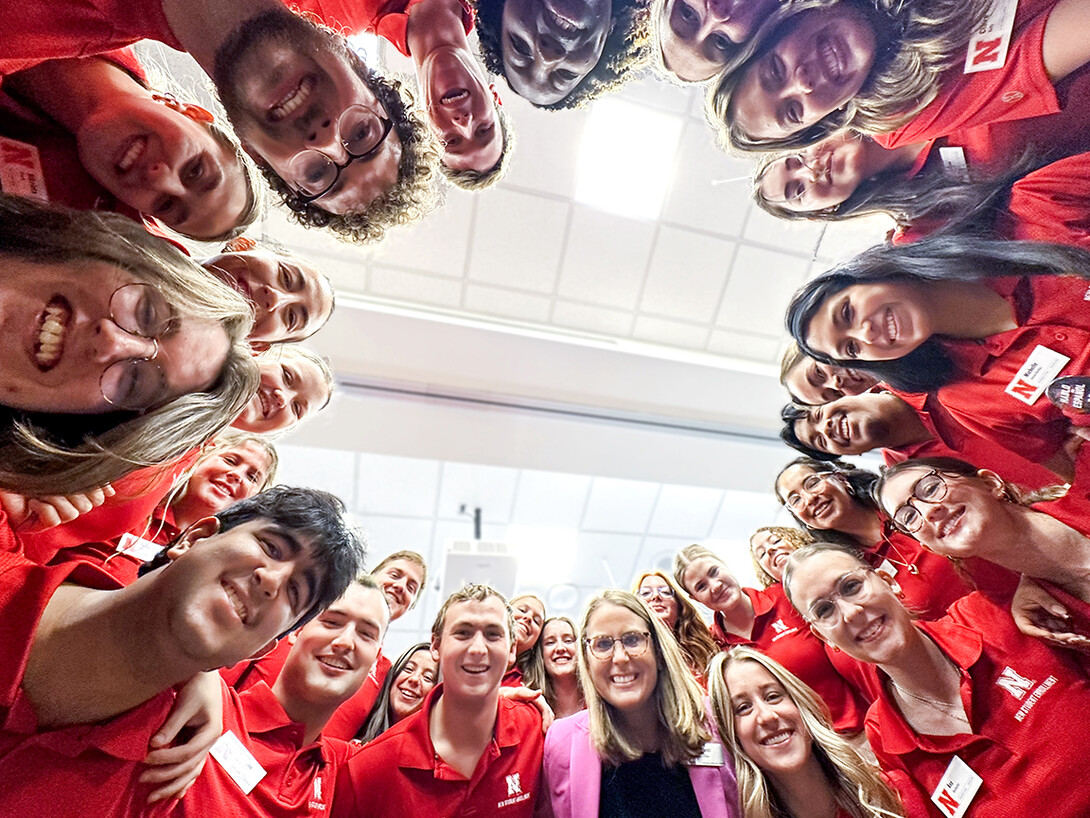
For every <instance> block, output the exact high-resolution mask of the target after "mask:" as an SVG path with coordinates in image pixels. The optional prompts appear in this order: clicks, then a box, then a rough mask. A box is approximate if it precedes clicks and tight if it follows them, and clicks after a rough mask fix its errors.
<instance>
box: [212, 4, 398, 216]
mask: <svg viewBox="0 0 1090 818" xmlns="http://www.w3.org/2000/svg"><path fill="white" fill-rule="evenodd" d="M334 37H335V35H332V34H327V33H325V32H323V31H321V30H319V29H318V28H316V27H314V26H312V25H310V24H308V23H306V22H304V21H303V20H302V19H301V18H299V17H296V16H295V15H293V14H291V13H289V12H287V11H285V10H281V9H275V10H271V11H269V12H266V13H265V14H262V15H260V16H259V17H256V18H253V19H252V20H250V21H247V22H246V23H244V24H243V25H242V26H241V27H240V29H239V30H238V31H237V32H236V33H235V34H234V35H232V37H231V39H230V41H229V42H228V43H227V44H225V45H224V46H223V47H221V48H220V50H219V51H218V52H217V54H216V70H215V72H214V73H215V82H216V88H217V90H218V91H219V93H220V97H221V99H222V101H223V105H224V107H225V108H226V109H227V111H228V113H229V114H230V117H231V122H232V123H233V124H234V126H235V130H236V131H237V132H238V134H239V136H240V137H242V139H243V140H244V142H245V143H246V145H247V147H248V149H250V150H251V151H252V152H253V153H254V154H256V155H257V156H258V157H260V159H261V160H262V161H264V162H265V163H266V164H267V165H269V167H271V168H272V169H273V170H274V171H275V172H276V173H277V175H279V176H280V178H281V179H283V180H284V181H285V182H287V183H288V184H289V185H290V186H291V187H292V188H294V189H296V190H299V189H301V188H300V183H301V182H305V180H300V179H298V178H297V174H296V173H295V171H293V170H292V167H293V166H292V160H293V159H294V158H295V157H296V155H297V154H299V152H300V151H303V150H306V149H312V150H317V151H319V152H321V153H323V154H325V155H327V156H328V157H329V158H330V159H332V160H333V161H334V162H337V163H339V164H344V163H346V162H348V160H349V156H348V154H347V152H346V151H345V148H344V145H343V144H342V142H343V140H346V139H348V138H350V135H346V134H345V133H342V132H341V127H340V118H341V115H342V114H343V113H344V112H345V111H346V110H347V109H348V108H349V107H351V106H355V105H358V106H361V107H362V108H364V109H366V110H368V111H371V112H373V113H374V114H375V115H376V116H377V117H379V118H380V119H381V118H386V119H388V118H389V116H390V114H389V113H388V112H387V111H386V109H385V108H384V107H383V105H382V103H381V102H379V100H378V98H377V97H376V96H375V93H374V92H373V91H372V90H371V88H369V87H368V85H367V83H366V82H364V80H363V79H361V78H360V77H359V75H358V74H357V73H356V72H355V70H353V67H352V64H351V63H350V58H349V57H348V55H347V52H346V49H345V48H344V47H343V45H342V44H340V43H338V42H337V41H336V40H335V39H334ZM400 161H401V141H400V139H399V138H398V135H397V131H396V130H394V131H391V133H390V134H389V136H388V137H387V138H386V140H385V141H384V142H383V143H382V146H381V148H380V149H379V150H378V151H377V152H376V153H375V154H374V155H373V156H370V157H369V158H367V159H366V160H360V161H356V162H351V163H350V164H348V166H347V167H346V168H345V169H343V170H342V171H341V174H340V177H339V179H338V181H337V183H336V184H335V185H334V187H333V188H332V189H331V190H330V191H329V192H327V193H326V194H324V195H323V196H321V198H319V199H318V200H317V201H316V202H315V204H316V205H317V206H319V207H321V208H323V209H324V210H327V211H329V212H330V213H352V212H356V211H359V210H364V209H366V208H367V206H368V205H370V203H371V202H372V201H373V200H374V199H375V198H377V197H378V196H379V195H381V194H382V193H384V192H386V191H387V190H388V189H390V188H391V187H393V186H394V184H395V183H396V181H397V178H398V165H399V163H400Z"/></svg>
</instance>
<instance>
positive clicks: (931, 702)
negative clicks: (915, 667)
mask: <svg viewBox="0 0 1090 818" xmlns="http://www.w3.org/2000/svg"><path fill="white" fill-rule="evenodd" d="M890 683H891V684H892V685H893V686H894V687H895V688H897V690H898V691H899V692H900V693H902V694H903V695H905V696H908V697H910V698H913V699H915V700H916V701H918V702H923V703H924V704H926V705H927V706H928V707H930V708H931V709H932V710H934V711H936V712H937V713H942V715H944V716H946V717H948V718H951V719H953V720H954V721H960V722H961V723H962V724H965V725H966V726H967V727H969V728H970V729H971V728H972V725H971V724H970V723H969V719H967V718H966V717H965V715H964V712H963V705H962V703H961V702H956V703H955V702H944V701H942V699H932V698H929V697H927V696H920V695H918V694H916V693H913V692H912V691H910V690H905V689H904V688H903V687H901V686H900V685H899V684H897V683H896V682H894V681H893V680H892V679H890Z"/></svg>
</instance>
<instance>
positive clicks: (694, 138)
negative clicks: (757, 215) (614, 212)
mask: <svg viewBox="0 0 1090 818" xmlns="http://www.w3.org/2000/svg"><path fill="white" fill-rule="evenodd" d="M752 166H753V160H751V159H737V158H735V157H732V156H729V155H727V154H726V153H724V152H723V151H721V150H720V149H719V148H718V147H717V146H716V144H715V137H714V135H713V134H712V131H711V129H710V128H709V127H708V126H707V124H705V123H703V122H697V121H695V120H689V121H688V123H687V124H686V125H685V132H684V133H683V134H682V136H681V149H680V150H679V152H678V162H677V168H676V171H675V173H674V183H673V186H672V187H671V189H670V193H669V195H668V197H667V199H666V206H665V207H664V208H663V214H662V220H663V221H664V222H668V223H670V224H675V225H679V226H682V227H692V228H695V229H699V230H708V231H711V232H713V233H720V234H723V235H727V236H737V235H740V234H741V232H742V224H743V222H744V221H745V215H746V212H747V211H748V210H749V208H750V199H749V187H750V185H749V174H750V170H751V168H752Z"/></svg>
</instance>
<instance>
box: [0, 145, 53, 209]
mask: <svg viewBox="0 0 1090 818" xmlns="http://www.w3.org/2000/svg"><path fill="white" fill-rule="evenodd" d="M0 190H3V191H4V192H5V193H10V194H12V195H13V196H23V197H25V198H28V199H37V200H38V201H39V202H48V201H49V196H48V194H47V193H46V191H45V175H44V174H43V173H42V162H41V158H40V157H39V154H38V149H37V148H36V147H34V146H33V145H28V144H27V143H26V142H20V141H19V140H17V139H8V138H7V137H4V136H0Z"/></svg>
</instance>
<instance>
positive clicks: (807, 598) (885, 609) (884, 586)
mask: <svg viewBox="0 0 1090 818" xmlns="http://www.w3.org/2000/svg"><path fill="white" fill-rule="evenodd" d="M857 574H858V575H860V576H862V582H863V583H864V585H863V586H862V587H861V588H859V589H858V590H857V592H856V595H855V596H854V597H853V598H852V599H844V598H842V595H843V593H844V591H845V590H846V587H845V582H847V581H852V580H851V578H852V577H853V576H855V575H857ZM791 599H792V602H793V603H794V605H795V607H796V608H797V609H798V610H800V611H802V612H804V613H803V615H804V616H806V617H808V618H809V617H810V616H811V615H810V614H808V613H806V612H808V611H815V610H819V609H818V608H815V605H818V604H826V603H828V604H831V605H832V606H834V608H833V609H832V613H831V620H830V622H829V623H828V624H820V625H819V624H813V623H811V629H812V630H813V631H814V633H815V634H817V635H818V636H819V637H821V638H822V639H824V640H825V641H826V642H828V643H829V644H830V645H833V646H834V647H838V648H840V649H841V650H842V651H844V652H845V653H846V654H848V655H849V656H851V657H852V658H853V659H858V660H859V661H861V662H870V663H871V664H882V663H883V662H885V661H888V660H889V659H891V658H893V657H894V656H896V655H897V654H898V653H899V652H900V651H902V650H904V648H905V646H906V645H907V644H908V643H909V640H910V639H912V638H914V636H915V633H916V632H915V628H914V626H913V624H912V617H911V615H910V614H909V613H908V611H906V610H905V607H904V606H903V605H902V604H901V602H900V600H898V599H897V597H896V595H895V594H894V593H893V589H892V588H891V586H890V584H889V581H888V580H887V579H886V578H885V576H884V575H882V574H877V573H875V572H873V571H866V570H865V569H864V568H863V566H861V565H860V564H859V562H858V561H856V560H855V559H854V558H853V557H852V556H851V555H849V554H843V553H836V552H830V551H826V552H823V553H819V554H815V555H814V556H812V557H810V558H809V559H807V560H805V561H804V562H803V563H802V564H800V565H798V566H797V567H796V568H795V570H794V571H793V572H792V573H791Z"/></svg>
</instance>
